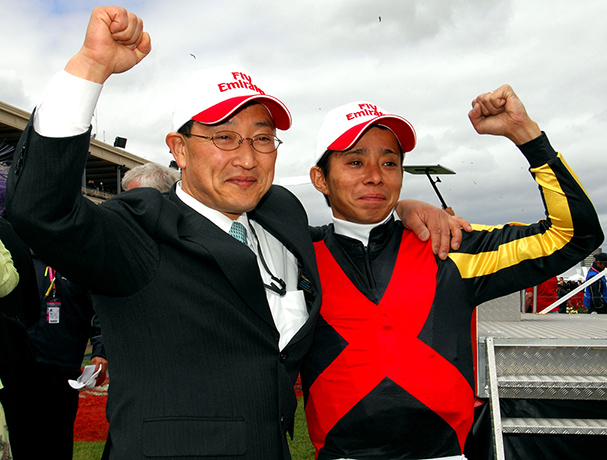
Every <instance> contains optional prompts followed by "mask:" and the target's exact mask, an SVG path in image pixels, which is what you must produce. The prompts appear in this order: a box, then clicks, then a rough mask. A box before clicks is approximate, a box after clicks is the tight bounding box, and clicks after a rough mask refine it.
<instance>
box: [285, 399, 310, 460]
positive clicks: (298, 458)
mask: <svg viewBox="0 0 607 460" xmlns="http://www.w3.org/2000/svg"><path fill="white" fill-rule="evenodd" d="M289 448H290V449H291V456H292V457H293V460H313V459H314V446H313V445H312V443H311V442H310V438H309V437H308V427H307V425H306V414H305V413H304V410H303V398H300V399H298V400H297V411H296V412H295V435H294V436H293V441H291V439H290V438H289Z"/></svg>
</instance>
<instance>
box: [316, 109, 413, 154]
mask: <svg viewBox="0 0 607 460" xmlns="http://www.w3.org/2000/svg"><path fill="white" fill-rule="evenodd" d="M371 125H382V126H385V127H386V128H388V129H389V130H390V131H392V132H393V133H394V135H395V136H396V139H397V140H398V143H399V144H400V147H401V148H402V149H403V152H410V151H411V150H413V149H414V148H415V144H416V142H417V136H416V134H415V129H414V128H413V126H411V124H410V123H409V122H408V121H407V120H405V119H404V118H400V117H395V116H391V115H387V116H381V117H377V118H373V119H372V120H369V121H366V122H364V123H360V124H358V125H356V126H353V127H351V128H350V129H348V130H347V131H346V132H345V133H343V134H342V135H341V136H339V137H338V138H337V139H335V141H333V142H332V143H331V145H329V147H328V150H335V151H343V150H348V149H350V148H352V147H353V146H354V144H356V142H357V141H358V139H360V136H362V134H363V133H364V132H365V130H366V129H367V128H368V127H369V126H371Z"/></svg>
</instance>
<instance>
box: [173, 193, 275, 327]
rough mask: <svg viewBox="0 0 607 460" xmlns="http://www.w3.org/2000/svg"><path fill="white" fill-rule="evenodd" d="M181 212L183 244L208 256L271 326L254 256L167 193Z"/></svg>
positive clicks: (245, 300)
mask: <svg viewBox="0 0 607 460" xmlns="http://www.w3.org/2000/svg"><path fill="white" fill-rule="evenodd" d="M169 196H170V198H171V200H172V201H174V202H175V203H176V204H177V205H178V206H179V208H180V209H181V211H182V213H183V219H182V220H181V222H180V223H179V227H178V233H179V238H180V240H182V241H185V242H189V243H193V244H194V245H195V246H194V247H193V248H192V250H194V251H196V247H197V246H198V249H197V250H198V251H204V252H206V253H208V254H210V255H211V256H212V257H213V259H215V261H216V262H217V264H218V265H219V267H220V269H221V271H222V272H223V273H224V275H225V276H226V278H228V280H229V281H230V284H231V285H232V287H233V288H234V290H235V291H236V293H237V294H238V295H239V296H240V298H241V299H242V300H243V302H244V303H245V304H246V305H247V306H248V307H249V308H250V309H251V310H253V311H254V312H255V313H256V314H257V315H258V316H259V317H260V318H261V319H263V320H264V321H265V322H266V323H268V324H270V325H272V326H273V327H275V325H274V319H273V318H272V313H271V312H270V307H269V306H268V302H267V298H266V294H265V290H264V288H263V282H262V280H261V276H260V274H259V268H258V265H257V258H256V257H255V254H253V252H252V251H251V250H250V249H248V248H247V247H246V246H245V245H244V244H242V243H239V242H238V241H236V240H235V239H234V238H232V237H231V236H230V235H228V234H227V233H226V232H224V231H223V230H221V229H220V228H219V227H217V226H216V225H215V224H213V223H212V222H211V221H209V220H208V219H207V218H205V217H204V216H202V215H201V214H199V213H198V212H196V211H195V210H193V209H192V208H190V207H189V206H188V205H186V204H185V203H183V201H181V200H180V199H179V198H178V197H177V196H176V195H175V193H174V192H171V193H170V195H169Z"/></svg>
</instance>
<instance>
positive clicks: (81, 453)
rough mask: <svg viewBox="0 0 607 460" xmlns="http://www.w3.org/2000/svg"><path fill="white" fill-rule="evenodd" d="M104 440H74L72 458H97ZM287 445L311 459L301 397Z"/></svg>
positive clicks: (301, 459)
mask: <svg viewBox="0 0 607 460" xmlns="http://www.w3.org/2000/svg"><path fill="white" fill-rule="evenodd" d="M104 445H105V441H97V442H75V443H74V456H73V459H74V460H99V459H100V458H101V454H102V453H103V446H104ZM289 447H290V449H291V455H292V457H293V460H313V459H314V447H313V446H312V443H311V442H310V438H308V428H307V426H306V416H305V414H304V410H303V399H299V400H298V404H297V412H295V436H294V437H293V440H292V441H291V439H290V438H289Z"/></svg>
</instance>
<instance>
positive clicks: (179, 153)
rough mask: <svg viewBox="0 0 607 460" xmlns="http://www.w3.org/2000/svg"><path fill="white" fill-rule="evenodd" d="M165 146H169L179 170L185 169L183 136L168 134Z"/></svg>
mask: <svg viewBox="0 0 607 460" xmlns="http://www.w3.org/2000/svg"><path fill="white" fill-rule="evenodd" d="M165 142H166V144H167V145H168V146H169V149H170V150H171V153H172V154H173V157H174V158H175V162H176V163H177V166H179V168H180V169H185V167H186V155H185V149H186V144H185V138H184V137H183V134H179V133H169V134H167V137H166V140H165Z"/></svg>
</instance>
